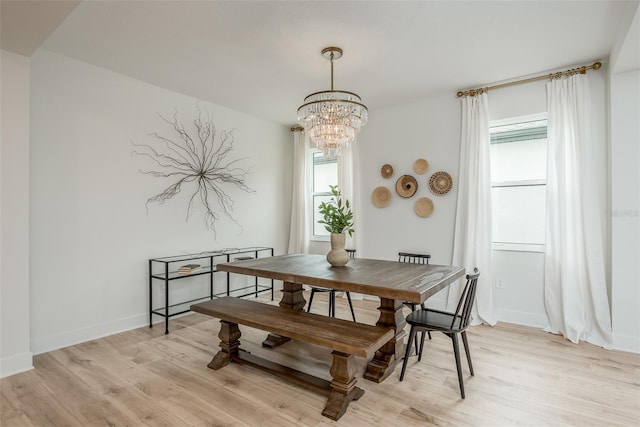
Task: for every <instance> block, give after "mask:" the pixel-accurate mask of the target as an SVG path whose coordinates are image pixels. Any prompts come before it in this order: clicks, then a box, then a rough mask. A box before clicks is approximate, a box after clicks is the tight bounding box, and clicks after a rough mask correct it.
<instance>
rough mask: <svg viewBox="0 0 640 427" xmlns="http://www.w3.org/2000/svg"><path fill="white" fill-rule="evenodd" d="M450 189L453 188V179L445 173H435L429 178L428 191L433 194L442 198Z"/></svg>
mask: <svg viewBox="0 0 640 427" xmlns="http://www.w3.org/2000/svg"><path fill="white" fill-rule="evenodd" d="M451 187H453V179H452V178H451V175H449V174H448V173H446V172H443V171H439V172H436V173H434V174H433V175H431V178H429V189H430V190H431V192H432V193H433V194H437V195H439V196H442V195H443V194H447V193H448V192H449V191H451Z"/></svg>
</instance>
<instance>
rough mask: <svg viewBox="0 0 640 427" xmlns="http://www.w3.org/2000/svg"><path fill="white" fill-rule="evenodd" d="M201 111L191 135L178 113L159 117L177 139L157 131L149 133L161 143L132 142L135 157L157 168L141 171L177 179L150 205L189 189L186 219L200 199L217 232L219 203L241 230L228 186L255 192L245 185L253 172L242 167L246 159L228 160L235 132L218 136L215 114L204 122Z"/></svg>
mask: <svg viewBox="0 0 640 427" xmlns="http://www.w3.org/2000/svg"><path fill="white" fill-rule="evenodd" d="M197 109H198V117H197V118H196V119H195V120H194V121H193V130H192V131H191V133H190V132H188V131H187V130H186V129H185V127H184V126H183V125H182V124H181V123H180V122H179V121H178V112H177V111H175V113H174V115H173V120H168V119H166V118H165V117H163V116H162V115H160V114H158V116H160V118H161V119H162V120H164V121H165V122H166V123H168V124H170V125H171V126H172V127H173V130H174V131H175V134H176V135H175V136H174V138H173V139H172V138H169V137H165V136H162V135H159V134H158V133H156V132H154V133H150V134H149V135H150V136H153V137H155V138H156V140H157V141H158V143H157V144H154V145H153V146H152V145H149V144H136V143H134V142H133V141H132V142H131V143H132V144H133V145H134V146H135V147H136V150H135V151H134V153H135V154H137V155H140V156H144V157H148V158H149V159H151V160H152V161H153V162H155V163H156V165H157V168H155V170H148V171H143V170H141V171H140V172H142V173H145V174H148V175H152V176H155V177H161V178H172V179H174V180H175V181H173V183H172V184H171V185H169V186H168V187H167V188H165V189H164V191H162V192H161V193H159V194H156V195H155V196H153V197H150V198H149V199H148V200H147V203H146V206H147V208H148V207H149V204H150V203H158V204H163V203H164V202H166V201H167V200H169V199H171V198H172V197H174V196H175V195H177V194H178V193H180V191H181V190H183V189H185V190H187V189H188V191H189V192H191V191H192V192H193V193H192V194H191V197H190V198H189V204H188V206H187V217H186V220H188V219H189V217H190V216H191V213H192V211H193V207H194V202H195V201H196V199H200V203H201V204H202V206H203V207H204V210H205V215H204V220H205V224H206V226H207V228H209V229H210V230H212V231H214V233H215V223H216V221H218V220H219V219H220V215H219V213H218V212H217V211H216V209H214V207H215V205H216V204H217V206H218V207H219V208H220V209H219V210H220V211H221V213H223V214H224V215H226V216H227V217H229V218H230V219H231V220H232V221H233V222H235V223H236V224H237V225H238V226H239V227H241V226H240V224H239V223H238V222H237V221H236V220H235V219H234V218H233V216H232V215H231V212H232V211H233V201H232V199H231V197H230V196H229V194H227V192H226V191H225V187H228V186H235V187H237V188H239V189H241V190H243V191H245V192H247V193H251V192H253V190H252V189H251V188H249V187H248V186H247V185H246V183H245V177H246V175H247V174H248V173H250V170H249V169H244V168H242V167H240V166H239V165H238V164H239V163H240V162H241V161H243V160H245V159H246V158H240V159H236V160H229V159H227V157H228V156H229V154H230V153H231V151H232V150H233V143H234V135H233V133H234V131H235V129H233V130H231V131H228V132H227V131H222V132H220V134H219V135H216V127H215V126H214V124H213V121H212V118H211V115H210V114H209V113H208V112H207V114H206V117H205V119H204V120H203V112H202V110H201V109H200V107H199V106H197ZM212 204H213V205H212Z"/></svg>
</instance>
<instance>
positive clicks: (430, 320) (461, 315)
mask: <svg viewBox="0 0 640 427" xmlns="http://www.w3.org/2000/svg"><path fill="white" fill-rule="evenodd" d="M478 276H480V272H479V271H478V269H477V268H475V269H474V270H473V274H468V275H467V283H466V285H465V287H464V290H463V291H462V295H461V296H460V300H459V301H458V305H457V307H456V311H455V312H453V313H450V312H447V311H440V310H432V309H429V308H427V309H420V310H416V311H413V312H411V314H409V315H408V316H407V323H408V324H409V325H411V331H410V332H409V343H408V344H407V350H406V352H405V355H404V362H402V371H401V372H400V381H402V380H403V379H404V372H405V370H406V369H407V361H408V359H409V353H410V351H411V344H412V342H413V341H414V340H416V341H417V337H416V333H417V332H418V331H422V332H423V333H424V331H427V332H431V331H434V332H442V333H443V334H445V335H446V336H448V337H449V338H451V341H453V353H454V355H455V358H456V368H457V369H458V383H459V384H460V395H461V396H462V398H463V399H464V382H463V380H462V366H461V364H460V348H459V346H458V334H460V335H462V343H463V344H464V351H465V353H466V354H467V363H468V364H469V371H470V372H471V376H473V365H472V364H471V353H469V342H468V341H467V326H468V325H469V318H470V317H471V307H473V301H474V299H475V296H476V288H477V285H478ZM423 350H424V335H422V342H421V344H420V352H419V353H418V361H420V360H421V359H422V351H423Z"/></svg>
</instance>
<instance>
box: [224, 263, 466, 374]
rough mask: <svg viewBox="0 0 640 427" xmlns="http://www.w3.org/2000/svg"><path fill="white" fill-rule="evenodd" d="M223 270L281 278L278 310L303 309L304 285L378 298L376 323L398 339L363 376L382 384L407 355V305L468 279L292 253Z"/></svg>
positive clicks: (451, 272) (278, 340) (430, 269)
mask: <svg viewBox="0 0 640 427" xmlns="http://www.w3.org/2000/svg"><path fill="white" fill-rule="evenodd" d="M217 269H218V270H219V271H228V272H230V273H237V274H245V275H249V276H256V277H264V278H268V279H275V280H281V281H282V282H283V287H282V298H281V300H280V306H281V307H286V308H290V309H294V310H304V306H305V304H306V301H305V299H304V295H303V285H312V286H319V287H323V288H331V289H335V290H337V291H345V292H356V293H361V294H366V295H374V296H377V297H379V298H380V306H379V307H378V311H379V317H378V321H377V322H376V325H378V326H385V327H389V328H393V329H394V331H395V336H394V337H393V338H391V339H390V340H389V342H387V343H386V344H385V345H383V346H382V347H381V348H380V349H379V350H378V351H377V352H376V353H375V355H374V357H373V358H372V359H371V360H370V361H369V362H368V364H367V368H366V370H365V373H364V378H366V379H368V380H371V381H375V382H381V381H383V380H384V379H385V378H386V377H388V376H389V375H390V374H391V373H392V372H393V370H394V368H395V366H396V363H397V361H398V360H400V359H402V358H403V357H404V351H405V345H406V344H405V340H404V337H405V335H406V332H405V331H404V327H405V325H406V322H405V318H404V315H403V313H402V308H403V305H404V304H403V303H404V302H405V301H406V302H413V303H417V304H420V303H423V302H425V301H426V300H427V298H429V297H430V296H432V295H433V294H435V293H437V292H438V291H440V290H442V289H444V288H446V287H447V286H449V285H450V284H451V283H453V282H455V281H456V280H457V279H459V278H460V277H462V276H463V275H464V272H465V270H464V268H462V267H455V266H448V265H434V264H426V265H425V264H412V263H402V262H396V261H386V260H378V259H366V258H356V259H351V260H349V263H348V264H347V265H346V266H344V267H332V266H331V265H330V264H329V263H328V262H327V261H326V259H325V256H324V255H310V254H292V255H281V256H274V257H266V258H258V259H252V260H246V261H235V262H231V263H226V264H218V266H217ZM287 341H289V338H288V337H283V336H279V335H276V334H270V335H269V336H268V337H267V338H266V340H265V341H264V342H263V343H262V344H263V346H265V347H275V346H278V345H280V344H282V343H284V342H287Z"/></svg>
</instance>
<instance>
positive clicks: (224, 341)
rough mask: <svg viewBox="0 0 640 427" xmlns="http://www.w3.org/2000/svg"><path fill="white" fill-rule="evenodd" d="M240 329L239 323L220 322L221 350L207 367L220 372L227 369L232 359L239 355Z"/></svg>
mask: <svg viewBox="0 0 640 427" xmlns="http://www.w3.org/2000/svg"><path fill="white" fill-rule="evenodd" d="M240 335H241V334H240V328H238V324H237V323H232V322H227V321H226V320H221V321H220V332H219V333H218V338H220V348H221V349H222V350H220V351H219V352H218V353H216V355H215V356H213V359H212V360H211V362H209V364H208V365H207V367H209V368H211V369H215V370H218V369H220V368H222V367H225V366H227V365H228V364H229V361H231V358H232V357H233V356H234V355H235V354H237V353H238V349H239V347H240Z"/></svg>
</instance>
